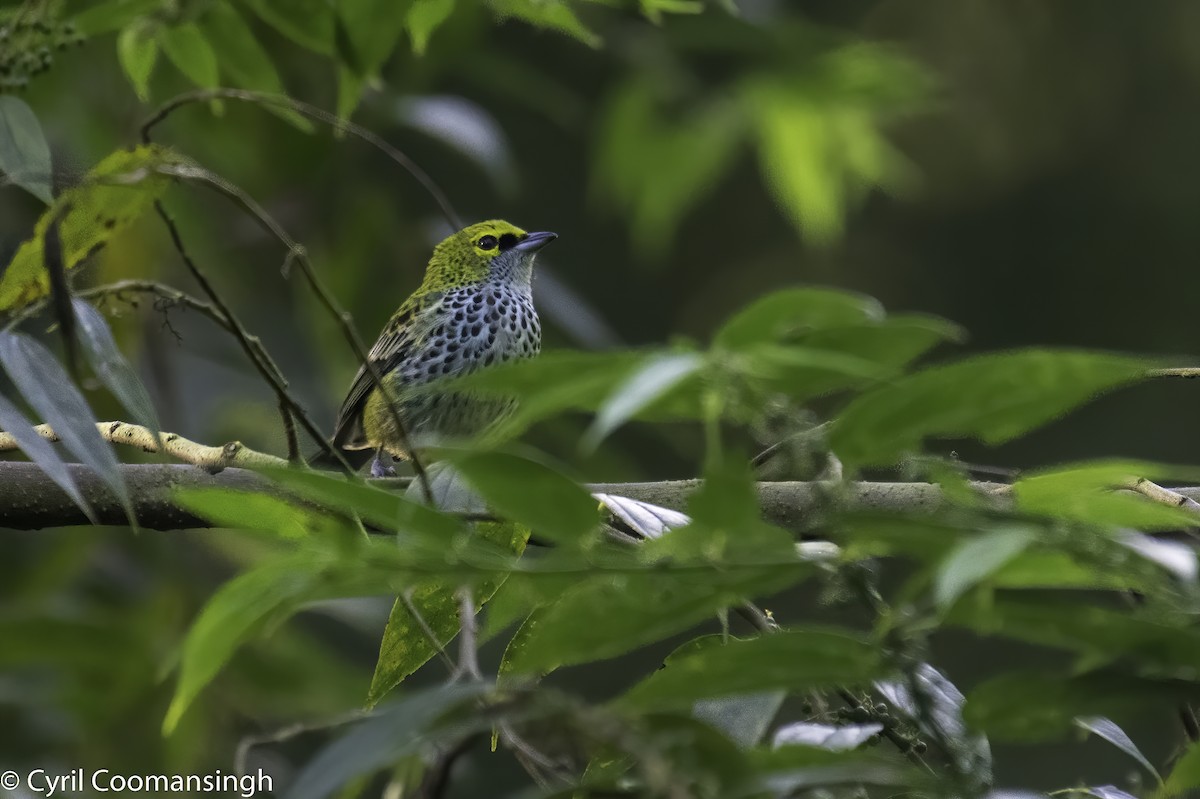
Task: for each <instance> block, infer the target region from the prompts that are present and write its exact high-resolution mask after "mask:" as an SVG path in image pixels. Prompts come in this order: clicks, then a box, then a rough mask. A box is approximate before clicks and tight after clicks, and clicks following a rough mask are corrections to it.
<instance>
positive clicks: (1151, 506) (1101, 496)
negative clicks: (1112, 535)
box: [1013, 460, 1200, 530]
mask: <svg viewBox="0 0 1200 799" xmlns="http://www.w3.org/2000/svg"><path fill="white" fill-rule="evenodd" d="M1140 478H1145V479H1148V480H1155V481H1158V480H1197V479H1200V470H1197V469H1195V468H1187V467H1179V466H1167V465H1163V464H1157V463H1147V462H1144V461H1119V460H1113V461H1097V462H1093V463H1078V464H1070V465H1068V466H1062V467H1057V468H1054V469H1046V470H1042V471H1037V472H1032V473H1030V474H1027V475H1023V476H1022V477H1021V479H1020V480H1018V481H1017V482H1016V483H1014V484H1013V497H1014V499H1015V500H1016V505H1017V508H1018V509H1019V510H1021V511H1023V512H1025V513H1031V514H1036V515H1039V516H1048V517H1050V518H1055V519H1066V520H1068V521H1073V522H1083V523H1085V524H1095V525H1099V526H1102V527H1110V528H1112V527H1132V528H1136V529H1139V530H1177V529H1179V528H1181V527H1190V526H1193V525H1195V524H1196V523H1197V522H1198V521H1200V517H1197V516H1196V514H1194V513H1191V512H1189V511H1187V510H1184V509H1183V508H1172V507H1169V506H1166V505H1160V504H1158V503H1155V502H1151V501H1149V500H1147V499H1146V498H1145V497H1142V496H1138V495H1135V494H1130V493H1126V492H1121V491H1118V490H1117V489H1121V488H1132V487H1133V484H1134V483H1135V482H1136V481H1137V480H1138V479H1140Z"/></svg>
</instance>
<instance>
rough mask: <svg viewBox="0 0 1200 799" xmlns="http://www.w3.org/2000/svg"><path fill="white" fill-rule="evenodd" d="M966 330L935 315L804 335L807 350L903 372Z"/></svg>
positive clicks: (824, 329)
mask: <svg viewBox="0 0 1200 799" xmlns="http://www.w3.org/2000/svg"><path fill="white" fill-rule="evenodd" d="M962 337H963V331H962V330H961V329H960V328H959V327H958V326H957V325H955V324H953V323H951V322H947V321H945V320H944V319H938V318H936V317H932V316H919V315H915V314H900V315H896V316H889V317H887V318H886V319H872V320H868V321H865V322H863V323H861V324H853V325H846V326H833V327H821V328H818V329H815V330H812V331H810V332H806V333H804V334H803V335H802V336H801V338H800V342H801V343H802V344H803V345H804V346H805V347H807V348H810V349H816V350H830V351H833V352H842V353H846V354H847V355H854V356H857V357H859V358H862V359H863V360H867V361H871V362H872V363H877V364H880V365H883V366H889V367H893V368H894V369H899V368H901V367H903V366H906V365H907V364H908V363H909V362H910V361H912V360H914V359H916V358H918V357H920V356H921V355H923V354H924V353H925V352H926V351H928V350H929V349H930V348H932V347H934V346H936V345H937V344H940V343H941V342H943V341H960V340H961V339H962Z"/></svg>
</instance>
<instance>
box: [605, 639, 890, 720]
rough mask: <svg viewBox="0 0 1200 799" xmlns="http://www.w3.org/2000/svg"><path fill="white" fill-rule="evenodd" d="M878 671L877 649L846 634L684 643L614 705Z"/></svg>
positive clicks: (840, 679) (811, 683) (683, 700)
mask: <svg viewBox="0 0 1200 799" xmlns="http://www.w3.org/2000/svg"><path fill="white" fill-rule="evenodd" d="M883 673H884V667H883V664H882V662H881V660H880V655H879V652H878V650H877V649H876V648H875V647H874V646H873V645H872V644H871V643H870V642H868V641H866V640H864V639H862V638H859V637H857V636H855V635H853V634H851V633H848V632H836V631H827V630H788V631H786V632H780V633H776V634H773V635H763V636H761V637H758V638H752V639H750V640H747V641H739V640H736V639H731V640H730V641H729V642H728V643H726V644H725V645H723V646H714V645H711V644H707V643H706V644H704V645H701V646H697V645H696V643H695V642H691V643H689V644H685V645H684V646H683V647H681V648H680V649H679V650H677V651H676V652H675V653H673V654H672V655H671V656H670V657H668V658H667V660H666V662H665V664H664V667H663V668H662V669H661V670H659V671H656V672H655V673H654V674H652V675H651V676H649V677H647V678H646V679H645V680H643V681H642V682H640V683H638V684H637V685H635V686H634V687H633V688H632V689H631V690H630V691H629V693H627V694H625V696H623V697H621V699H619V700H618V704H619V705H621V706H624V707H636V708H639V709H647V708H662V707H673V706H680V705H686V704H689V703H691V702H695V701H697V700H700V699H706V698H709V697H714V696H730V695H736V694H749V693H757V692H761V691H767V690H771V689H780V690H787V691H789V692H792V693H798V692H802V691H810V690H815V689H818V688H825V687H829V686H832V685H837V686H841V687H849V686H854V685H859V684H862V683H865V682H869V681H870V680H872V679H874V678H877V677H880V676H882V674H883Z"/></svg>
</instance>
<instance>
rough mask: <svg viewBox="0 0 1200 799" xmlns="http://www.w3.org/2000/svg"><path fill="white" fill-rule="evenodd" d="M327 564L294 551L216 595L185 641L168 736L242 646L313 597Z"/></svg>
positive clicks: (232, 582)
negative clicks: (197, 697) (290, 555)
mask: <svg viewBox="0 0 1200 799" xmlns="http://www.w3.org/2000/svg"><path fill="white" fill-rule="evenodd" d="M323 568H324V564H323V563H322V562H320V561H315V560H313V558H312V557H311V556H310V555H307V554H305V555H296V556H293V557H288V558H284V559H280V560H277V561H272V562H270V563H268V564H266V565H264V566H259V567H258V568H256V569H253V570H251V571H248V572H245V573H243V574H241V575H239V576H237V577H235V578H234V579H232V580H230V581H229V582H228V583H226V584H225V585H223V586H222V587H221V588H220V590H218V591H217V593H216V594H214V595H213V597H212V599H210V600H209V601H208V604H206V605H205V606H204V609H203V610H202V611H200V616H199V617H198V618H197V619H196V621H195V622H194V623H193V624H192V627H191V629H189V630H188V634H187V638H186V639H185V640H184V642H183V653H182V657H181V661H180V673H179V683H178V684H177V685H176V686H175V695H174V697H173V698H172V699H171V706H170V708H168V710H167V715H166V718H165V719H164V720H163V734H164V735H169V734H170V733H171V732H172V731H174V729H175V727H176V726H177V725H178V724H179V720H180V718H182V717H183V714H184V712H185V711H186V710H187V709H188V707H190V706H191V704H192V702H193V701H194V700H195V698H196V696H197V695H198V694H199V693H200V690H201V689H202V688H204V686H206V685H208V683H209V682H211V681H212V679H213V677H215V676H216V675H217V672H218V671H220V670H221V668H223V667H224V665H225V664H226V663H227V662H228V661H229V659H230V658H231V657H232V656H233V653H234V651H236V649H237V648H238V646H240V645H241V644H242V643H243V642H244V641H246V640H247V639H248V638H250V637H251V636H252V635H254V634H255V633H256V632H258V631H259V630H261V629H262V628H263V627H264V626H266V625H267V624H268V622H269V621H272V620H279V619H282V618H286V617H287V616H289V615H291V614H292V613H294V612H295V610H296V609H297V608H299V607H300V605H301V604H303V603H304V602H305V601H306V600H308V599H310V598H312V597H313V594H314V593H316V589H317V587H318V585H319V584H320V581H319V577H320V575H321V572H322V570H323Z"/></svg>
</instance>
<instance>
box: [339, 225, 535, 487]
mask: <svg viewBox="0 0 1200 799" xmlns="http://www.w3.org/2000/svg"><path fill="white" fill-rule="evenodd" d="M555 238H557V235H556V234H554V233H545V232H540V233H527V232H525V231H524V230H521V229H520V228H519V227H516V226H515V225H512V224H510V223H508V222H505V221H503V220H498V219H493V220H490V221H487V222H480V223H478V224H474V225H471V226H469V227H467V228H464V229H463V230H461V231H459V232H458V233H455V234H453V235H452V236H450V237H449V238H447V239H446V240H445V241H443V242H441V243H440V244H438V245H437V247H435V248H434V250H433V256H432V257H431V258H430V259H429V265H428V267H427V268H426V270H425V279H424V281H422V283H421V285H420V287H419V288H418V289H417V290H416V291H414V292H413V294H412V296H410V297H409V298H408V299H407V300H405V301H404V303H403V304H402V305H401V306H400V308H399V309H397V311H396V312H395V313H394V314H393V315H392V318H391V319H390V320H388V323H387V324H386V325H385V326H384V328H383V331H382V332H381V333H380V334H379V338H378V340H377V341H376V342H375V345H374V346H373V347H371V351H370V355H369V357H370V359H371V361H372V362H373V363H374V364H375V366H376V368H377V369H378V371H379V374H380V375H381V376H382V377H383V380H384V381H385V382H386V384H387V385H388V387H389V390H390V393H391V395H392V397H393V398H395V399H396V402H397V410H398V411H399V417H400V419H401V421H402V422H403V423H404V427H405V431H406V432H407V434H408V438H409V441H410V442H411V445H412V447H413V448H414V449H416V450H418V451H419V450H420V449H422V448H425V447H429V446H432V445H435V444H437V443H439V442H442V441H445V440H448V439H462V438H469V437H471V436H475V435H478V434H479V433H481V432H483V431H484V430H486V429H487V428H488V427H489V426H491V425H493V424H495V423H496V422H498V421H500V420H501V419H503V418H504V417H505V416H506V415H508V414H509V413H510V412H511V411H512V407H513V401H512V400H510V399H505V398H503V397H495V396H489V397H483V396H478V395H472V394H470V393H467V392H463V391H454V392H439V391H437V390H436V387H435V384H436V382H437V381H441V380H445V379H447V378H452V377H457V376H460V375H465V374H470V373H472V372H475V371H477V370H479V369H486V368H487V367H489V366H493V365H496V364H500V363H504V362H505V361H511V360H514V359H517V358H530V357H533V356H534V355H537V353H538V352H539V350H540V349H541V345H542V328H541V323H540V322H539V321H538V315H537V311H536V310H535V309H534V307H533V291H532V278H533V261H534V258H535V257H536V256H537V254H538V252H540V251H541V249H542V248H543V247H545V246H546V245H547V244H549V243H550V242H551V241H553V240H554V239H555ZM431 384H433V385H431ZM414 389H420V390H414ZM333 444H334V446H336V447H339V448H341V449H342V450H349V451H358V450H365V451H370V450H374V451H375V452H376V458H375V461H374V462H373V463H372V466H371V471H372V474H375V475H381V474H387V473H390V459H391V457H396V458H407V457H408V456H409V453H408V452H407V451H406V449H405V445H404V442H403V441H402V439H401V435H400V432H399V430H398V429H397V425H396V421H395V417H394V416H393V414H392V412H391V410H390V409H389V408H388V405H387V400H386V399H385V397H384V394H383V393H382V392H381V391H379V390H378V388H377V387H376V386H375V383H374V381H373V380H372V377H371V374H370V373H369V372H368V371H367V369H366V368H365V367H362V368H360V369H359V370H358V374H357V375H356V376H355V378H354V382H353V384H352V385H351V386H350V390H349V391H348V392H347V394H346V399H345V400H344V401H343V402H342V407H341V411H340V412H339V414H338V422H337V428H336V432H335V433H334V436H333ZM354 460H357V461H359V462H360V463H361V462H362V460H365V458H354Z"/></svg>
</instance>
